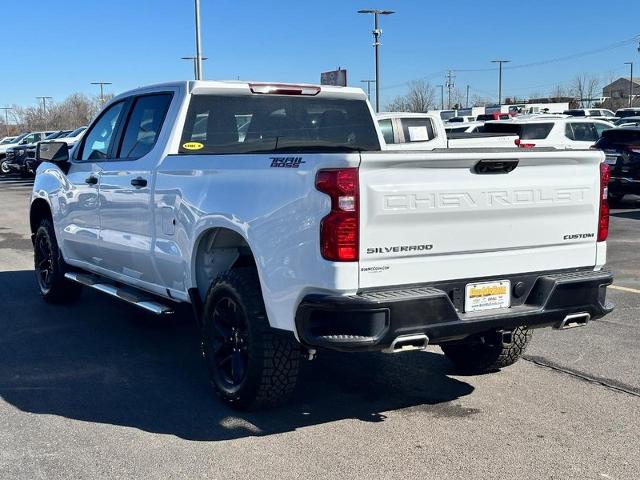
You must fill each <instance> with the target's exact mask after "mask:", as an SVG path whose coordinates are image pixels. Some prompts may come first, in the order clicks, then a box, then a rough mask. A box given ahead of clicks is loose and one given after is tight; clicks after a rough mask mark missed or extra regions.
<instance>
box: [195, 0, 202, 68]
mask: <svg viewBox="0 0 640 480" xmlns="http://www.w3.org/2000/svg"><path fill="white" fill-rule="evenodd" d="M195 8H196V68H195V70H196V71H195V74H196V80H202V45H201V42H200V0H195Z"/></svg>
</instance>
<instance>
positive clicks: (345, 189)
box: [316, 168, 360, 262]
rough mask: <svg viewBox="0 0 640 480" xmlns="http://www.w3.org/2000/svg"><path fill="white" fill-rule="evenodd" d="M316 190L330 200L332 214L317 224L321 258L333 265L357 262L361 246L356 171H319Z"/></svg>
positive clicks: (345, 169) (353, 169) (354, 169)
mask: <svg viewBox="0 0 640 480" xmlns="http://www.w3.org/2000/svg"><path fill="white" fill-rule="evenodd" d="M316 188H317V189H318V190H319V191H321V192H322V193H326V194H327V195H329V197H331V212H330V213H329V214H328V215H327V216H326V217H324V218H323V219H322V221H321V223H320V253H321V254H322V257H323V258H325V259H326V260H331V261H334V262H353V261H357V260H358V258H359V253H358V248H359V245H360V214H359V204H360V201H359V200H360V199H359V186H358V169H357V168H341V169H328V170H320V171H319V172H318V174H317V176H316Z"/></svg>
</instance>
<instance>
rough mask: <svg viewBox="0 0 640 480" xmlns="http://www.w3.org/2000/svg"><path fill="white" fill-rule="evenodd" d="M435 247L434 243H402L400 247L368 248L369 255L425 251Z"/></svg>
mask: <svg viewBox="0 0 640 480" xmlns="http://www.w3.org/2000/svg"><path fill="white" fill-rule="evenodd" d="M431 249H433V245H400V246H398V247H371V248H367V255H373V254H375V253H400V252H424V251H428V250H431Z"/></svg>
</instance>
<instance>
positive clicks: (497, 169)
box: [473, 159, 519, 174]
mask: <svg viewBox="0 0 640 480" xmlns="http://www.w3.org/2000/svg"><path fill="white" fill-rule="evenodd" d="M518 161H519V160H497V159H496V160H493V159H492V160H480V161H479V162H478V163H476V165H475V167H473V170H474V171H475V172H476V173H479V174H492V173H509V172H513V171H514V170H515V169H516V167H517V166H518Z"/></svg>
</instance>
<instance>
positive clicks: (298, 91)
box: [249, 83, 320, 95]
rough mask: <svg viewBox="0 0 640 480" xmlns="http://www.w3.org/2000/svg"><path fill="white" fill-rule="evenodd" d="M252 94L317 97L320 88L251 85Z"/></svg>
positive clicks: (268, 84)
mask: <svg viewBox="0 0 640 480" xmlns="http://www.w3.org/2000/svg"><path fill="white" fill-rule="evenodd" d="M249 88H250V89H251V93H262V94H271V95H317V94H319V93H320V87H316V86H313V85H287V84H285V83H250V84H249Z"/></svg>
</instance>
